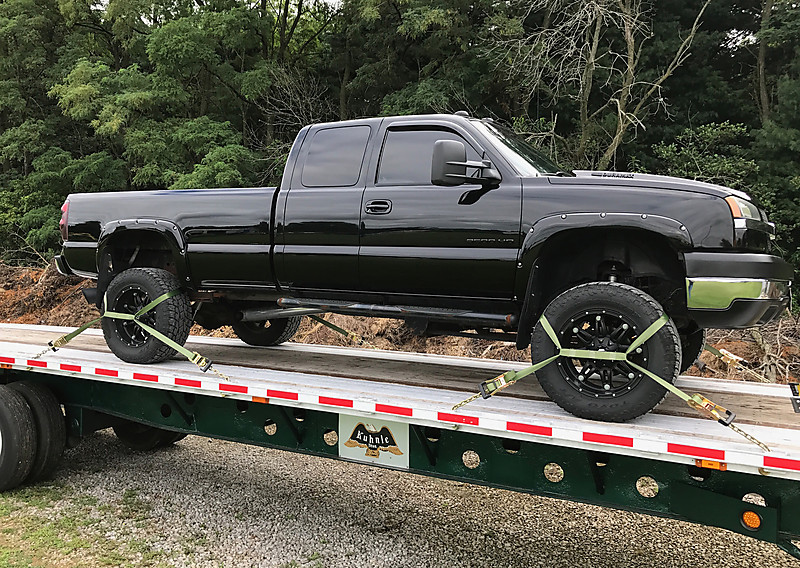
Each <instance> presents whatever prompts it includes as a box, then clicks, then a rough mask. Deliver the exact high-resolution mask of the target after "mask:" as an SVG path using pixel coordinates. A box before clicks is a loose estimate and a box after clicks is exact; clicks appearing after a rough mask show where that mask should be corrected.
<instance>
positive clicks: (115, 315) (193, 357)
mask: <svg viewBox="0 0 800 568" xmlns="http://www.w3.org/2000/svg"><path fill="white" fill-rule="evenodd" d="M180 293H181V291H180V290H179V289H177V290H171V291H169V292H165V293H164V294H161V295H160V296H159V297H158V298H156V299H155V300H153V301H151V302H150V303H148V304H147V305H146V306H144V307H143V308H141V309H140V310H138V311H137V312H136V313H135V314H125V313H121V312H112V311H108V310H106V311H104V312H103V315H101V316H100V317H99V318H96V319H93V320H92V321H90V322H87V323H85V324H83V325H82V326H80V327H79V328H78V329H76V330H74V331H71V332H70V333H67V334H66V335H62V336H61V337H59V338H58V339H55V340H54V341H50V342H49V343H48V344H47V345H48V346H49V348H50V350H52V351H58V349H59V348H61V347H64V346H65V345H66V344H67V343H69V342H70V341H72V340H73V339H75V338H76V337H78V336H79V335H80V334H81V333H83V332H84V331H86V330H87V329H89V328H90V327H91V326H92V325H94V324H96V323H97V322H99V321H100V320H102V319H103V318H109V319H116V320H124V321H132V322H134V323H135V324H136V325H138V326H139V327H141V328H142V329H144V330H145V331H146V332H148V333H149V334H150V335H152V336H153V337H155V338H156V339H158V340H159V341H161V342H162V343H164V344H165V345H167V346H168V347H171V348H172V349H174V350H175V351H177V352H178V353H180V354H181V355H183V356H184V357H186V359H188V360H189V361H190V362H192V363H194V364H195V365H197V366H198V367H200V369H201V370H202V371H203V372H206V371H208V370H209V369H210V368H211V367H212V363H211V361H210V360H209V359H206V358H205V357H203V356H202V355H200V354H199V353H197V352H195V351H189V350H188V349H186V348H185V347H184V346H183V345H181V344H179V343H178V342H177V341H173V340H172V339H170V338H169V337H167V336H166V335H164V334H163V333H161V332H160V331H158V330H157V329H155V328H154V327H152V326H149V325H147V324H146V323H144V322H142V321H141V320H140V319H139V318H140V317H141V316H143V315H144V314H146V313H148V312H150V311H151V310H153V309H154V308H155V307H156V306H158V305H160V304H161V303H162V302H165V301H167V300H169V299H170V298H174V297H175V296H177V295H178V294H180ZM106 305H108V300H107V298H104V299H103V306H106ZM47 351H48V349H45V350H44V351H42V352H41V353H39V354H38V355H37V356H36V357H34V358H38V357H41V356H42V355H43V354H44V353H47Z"/></svg>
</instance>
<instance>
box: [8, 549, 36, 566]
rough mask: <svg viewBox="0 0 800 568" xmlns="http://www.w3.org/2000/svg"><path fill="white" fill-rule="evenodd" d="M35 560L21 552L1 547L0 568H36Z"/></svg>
mask: <svg viewBox="0 0 800 568" xmlns="http://www.w3.org/2000/svg"><path fill="white" fill-rule="evenodd" d="M35 566H36V565H34V564H33V558H31V557H30V556H28V555H27V554H25V553H24V552H22V551H21V550H13V549H9V548H6V547H5V546H0V568H35Z"/></svg>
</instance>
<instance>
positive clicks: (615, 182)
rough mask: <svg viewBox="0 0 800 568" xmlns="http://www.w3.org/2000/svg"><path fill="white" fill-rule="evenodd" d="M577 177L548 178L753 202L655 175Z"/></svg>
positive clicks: (573, 183) (585, 172)
mask: <svg viewBox="0 0 800 568" xmlns="http://www.w3.org/2000/svg"><path fill="white" fill-rule="evenodd" d="M573 173H574V174H575V177H553V176H551V177H548V178H547V179H548V181H549V182H550V183H552V184H553V185H570V186H573V187H575V186H586V187H587V188H589V187H592V186H597V185H604V186H609V185H611V186H614V187H638V188H642V187H651V188H653V189H673V190H676V191H691V192H694V193H703V194H705V195H713V196H715V197H720V198H723V199H724V198H725V197H727V196H729V195H735V196H736V197H741V198H742V199H747V200H748V201H752V199H751V198H750V196H749V195H747V194H746V193H744V192H743V191H738V190H735V189H731V188H729V187H724V186H721V185H715V184H713V183H706V182H702V181H697V180H691V179H684V178H677V177H670V176H658V175H653V174H638V173H632V172H600V171H592V170H575V172H573Z"/></svg>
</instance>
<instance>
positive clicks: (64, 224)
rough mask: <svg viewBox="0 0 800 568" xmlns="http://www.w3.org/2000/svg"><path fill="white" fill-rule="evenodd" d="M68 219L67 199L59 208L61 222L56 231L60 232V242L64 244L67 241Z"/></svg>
mask: <svg viewBox="0 0 800 568" xmlns="http://www.w3.org/2000/svg"><path fill="white" fill-rule="evenodd" d="M68 219H69V199H67V200H66V201H65V202H64V205H62V206H61V220H60V221H59V222H58V229H59V231H61V240H63V241H64V242H66V241H67V237H68V236H69V230H68Z"/></svg>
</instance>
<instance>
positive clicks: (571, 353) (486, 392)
mask: <svg viewBox="0 0 800 568" xmlns="http://www.w3.org/2000/svg"><path fill="white" fill-rule="evenodd" d="M668 321H669V316H668V315H667V314H662V316H661V317H660V318H658V319H657V320H656V321H654V322H653V323H652V324H650V326H649V327H648V328H647V329H645V330H644V331H643V332H642V333H641V334H639V336H638V337H637V338H636V339H635V340H634V342H633V343H631V345H630V346H629V347H628V349H627V350H625V352H624V353H622V352H619V351H603V350H599V351H591V350H588V349H566V348H564V347H562V346H561V342H560V341H559V340H558V336H557V335H556V332H555V331H554V330H553V326H551V325H550V322H549V321H547V318H546V317H545V316H544V314H542V316H541V317H540V318H539V323H540V324H541V326H542V328H543V329H544V331H545V333H546V334H547V336H548V337H549V338H550V340H551V341H552V342H553V344H554V345H555V347H556V354H555V355H553V356H552V357H549V358H547V359H545V360H543V361H540V362H538V363H536V364H534V365H531V366H530V367H527V368H525V369H522V370H521V371H507V372H505V373H503V374H502V375H499V376H497V377H495V378H493V379H490V380H488V381H484V382H483V383H481V385H480V392H479V393H478V394H475V395H473V396H471V397H469V398H468V399H466V400H464V401H462V402H459V403H458V404H456V405H455V406H453V408H452V409H453V410H454V411H455V410H458V409H459V408H461V407H462V406H464V405H466V404H469V403H470V402H473V401H475V400H477V399H479V398H489V397H491V396H494V395H495V394H497V393H498V392H500V391H501V390H503V389H506V388H508V387H510V386H511V385H513V384H514V383H516V382H517V381H518V380H520V379H522V378H524V377H527V376H528V375H530V374H531V373H534V372H536V371H538V370H539V369H541V368H543V367H545V366H547V365H549V364H550V363H552V362H553V361H555V360H556V359H558V358H559V357H569V358H572V359H600V360H603V361H625V362H626V363H628V365H630V366H631V367H633V368H634V369H636V370H637V371H639V372H640V373H643V374H644V375H646V376H647V377H649V378H650V379H652V380H654V381H655V382H656V383H658V384H659V385H661V386H662V387H664V388H665V389H667V390H668V391H669V392H671V393H673V394H674V395H676V396H677V397H678V398H680V399H681V400H683V401H684V402H686V404H687V405H688V406H690V407H691V408H693V409H695V410H697V411H698V412H700V413H701V414H703V415H705V416H707V417H708V418H712V419H713V420H716V421H717V422H719V423H720V424H722V425H723V426H727V427H728V428H730V429H732V430H734V431H735V432H737V433H738V434H740V435H742V436H744V437H745V438H746V439H747V440H749V441H750V442H753V443H754V444H756V445H757V446H759V447H760V448H761V449H763V450H764V451H767V452H768V451H769V448H768V447H767V446H766V445H764V444H763V443H761V442H760V441H758V440H756V439H755V438H753V437H752V436H750V435H749V434H747V433H746V432H744V431H742V430H741V429H740V428H738V427H737V426H736V425H735V424H733V421H734V420H735V419H736V414H735V413H734V412H732V411H730V410H728V409H727V408H724V407H722V406H720V405H719V404H716V403H714V402H712V401H711V400H709V399H707V398H706V397H704V396H702V395H700V394H694V395H691V396H690V395H688V394H686V393H685V392H683V391H682V390H681V389H679V388H678V387H676V386H675V385H673V384H672V383H670V382H669V381H666V380H664V379H662V378H661V377H659V376H658V375H656V374H655V373H653V372H651V371H650V370H648V369H646V368H644V367H642V366H641V365H638V364H636V363H634V362H633V361H631V360H630V359H628V356H629V355H630V354H631V353H634V352H636V351H637V350H638V351H639V352H641V349H640V347H641V346H642V345H644V343H645V342H646V341H647V340H649V339H650V338H651V337H653V336H654V335H655V334H656V333H658V331H659V330H660V329H661V328H662V327H664V325H665V324H666V323H667V322H668Z"/></svg>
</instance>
